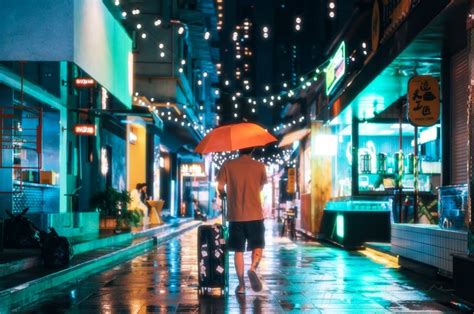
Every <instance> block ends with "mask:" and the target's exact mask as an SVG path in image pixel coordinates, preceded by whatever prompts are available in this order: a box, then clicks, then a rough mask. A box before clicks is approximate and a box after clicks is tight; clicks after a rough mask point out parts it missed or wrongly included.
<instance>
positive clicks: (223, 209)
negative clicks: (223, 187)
mask: <svg viewBox="0 0 474 314" xmlns="http://www.w3.org/2000/svg"><path fill="white" fill-rule="evenodd" d="M226 215H227V195H225V194H224V195H223V196H222V225H223V226H225V225H226Z"/></svg>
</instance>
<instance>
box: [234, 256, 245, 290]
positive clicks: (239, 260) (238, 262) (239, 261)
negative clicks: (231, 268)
mask: <svg viewBox="0 0 474 314" xmlns="http://www.w3.org/2000/svg"><path fill="white" fill-rule="evenodd" d="M234 262H235V270H236V272H237V278H238V279H239V291H244V290H245V281H244V252H235V254H234Z"/></svg>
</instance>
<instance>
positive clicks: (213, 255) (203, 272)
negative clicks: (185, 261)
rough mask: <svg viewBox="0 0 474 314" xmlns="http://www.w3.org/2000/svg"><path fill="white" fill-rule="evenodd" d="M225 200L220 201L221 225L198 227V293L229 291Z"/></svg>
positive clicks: (225, 293) (222, 292) (224, 292)
mask: <svg viewBox="0 0 474 314" xmlns="http://www.w3.org/2000/svg"><path fill="white" fill-rule="evenodd" d="M226 206H227V202H226V200H225V199H224V200H223V201H222V225H221V224H214V225H202V226H199V228H198V282H199V285H198V293H199V295H201V296H203V295H208V294H210V293H211V292H212V291H214V290H215V289H219V292H220V295H221V296H225V295H227V294H228V292H229V255H228V251H227V246H226V244H227V226H226V222H225V212H226Z"/></svg>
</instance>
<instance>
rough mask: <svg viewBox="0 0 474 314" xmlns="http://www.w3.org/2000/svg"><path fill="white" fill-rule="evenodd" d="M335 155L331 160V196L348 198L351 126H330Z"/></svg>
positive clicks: (342, 124)
mask: <svg viewBox="0 0 474 314" xmlns="http://www.w3.org/2000/svg"><path fill="white" fill-rule="evenodd" d="M332 131H333V132H332V133H333V135H334V141H335V154H334V156H333V158H332V177H333V180H332V196H333V197H343V196H350V195H351V193H352V169H351V165H352V124H349V123H340V124H338V125H333V126H332Z"/></svg>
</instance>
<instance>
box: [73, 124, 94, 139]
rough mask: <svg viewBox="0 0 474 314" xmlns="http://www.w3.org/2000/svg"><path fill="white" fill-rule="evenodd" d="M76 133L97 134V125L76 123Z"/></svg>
mask: <svg viewBox="0 0 474 314" xmlns="http://www.w3.org/2000/svg"><path fill="white" fill-rule="evenodd" d="M74 134H76V135H86V136H95V125H94V124H76V125H75V126H74Z"/></svg>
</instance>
